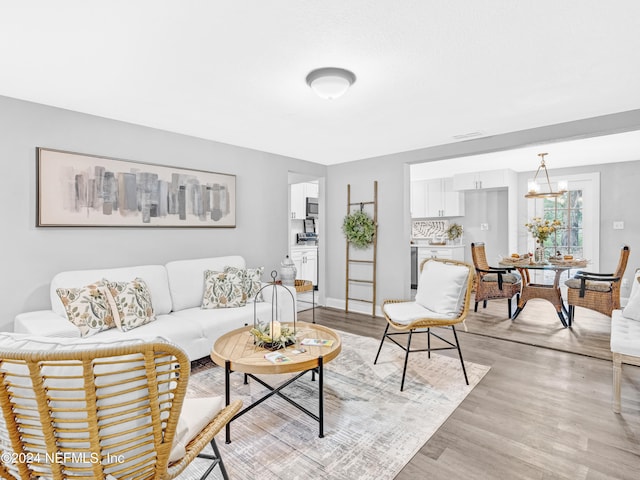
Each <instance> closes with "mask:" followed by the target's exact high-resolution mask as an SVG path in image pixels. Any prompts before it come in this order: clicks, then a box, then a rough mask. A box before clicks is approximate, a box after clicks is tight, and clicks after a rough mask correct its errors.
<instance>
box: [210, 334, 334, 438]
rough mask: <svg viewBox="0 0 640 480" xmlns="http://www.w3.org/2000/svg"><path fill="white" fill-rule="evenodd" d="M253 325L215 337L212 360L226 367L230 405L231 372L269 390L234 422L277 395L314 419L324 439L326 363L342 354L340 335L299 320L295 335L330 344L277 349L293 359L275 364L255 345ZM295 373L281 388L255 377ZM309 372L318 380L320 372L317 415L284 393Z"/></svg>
mask: <svg viewBox="0 0 640 480" xmlns="http://www.w3.org/2000/svg"><path fill="white" fill-rule="evenodd" d="M251 328H252V327H251V326H248V327H243V328H239V329H237V330H233V331H231V332H229V333H226V334H224V335H223V336H221V337H220V338H218V340H216V342H215V344H214V345H213V349H212V350H211V359H212V360H213V361H214V362H215V363H216V364H217V365H220V366H224V368H225V400H226V404H227V405H229V404H230V403H231V391H230V390H231V389H230V386H231V382H230V375H231V372H241V373H244V375H245V383H247V381H248V378H252V379H253V380H255V381H257V382H258V383H260V384H261V385H263V386H265V387H266V388H267V389H268V390H269V392H268V393H267V394H266V395H264V396H263V397H262V398H260V399H258V400H256V401H255V402H253V403H252V404H251V405H249V406H247V407H245V408H244V409H242V410H241V411H239V412H238V413H237V414H236V415H235V416H234V417H233V419H232V421H233V420H235V419H236V418H238V417H240V416H242V415H244V414H245V413H246V412H248V411H249V410H251V409H252V408H253V407H255V406H257V405H259V404H260V403H262V402H264V401H265V400H267V399H268V398H270V397H272V396H273V395H278V396H280V397H282V398H284V399H285V400H287V402H289V403H290V404H291V405H293V406H295V407H297V408H298V409H300V410H301V411H303V412H304V413H306V414H307V415H309V416H310V417H312V418H313V419H315V420H316V421H317V422H318V423H319V436H320V437H321V438H322V437H324V399H323V381H324V374H323V365H324V364H326V363H327V362H330V361H331V360H333V359H334V358H336V357H337V356H338V354H339V353H340V350H341V349H342V342H341V340H340V336H339V335H338V334H337V333H336V332H334V331H333V330H331V329H330V328H327V327H324V326H322V325H318V324H312V323H306V322H296V338H297V339H298V340H299V341H301V340H303V339H305V338H311V339H319V340H330V341H331V342H332V344H331V346H309V345H304V346H300V345H299V344H297V345H291V346H289V347H287V348H284V349H280V350H278V352H279V353H282V354H283V355H285V356H286V357H288V358H289V359H290V361H288V362H285V363H272V362H271V361H269V360H267V359H266V358H265V357H264V356H265V354H267V353H270V350H267V349H265V348H262V347H258V346H256V345H255V344H254V337H253V335H251V334H250V333H249V331H250V330H251ZM296 348H298V349H301V348H303V349H304V350H305V351H304V352H303V353H298V354H295V353H294V350H295V349H296ZM296 372H299V373H298V374H297V375H296V376H294V377H292V378H290V379H289V380H287V381H286V382H284V383H283V384H281V385H280V386H278V387H272V386H271V385H269V384H267V383H266V382H265V381H264V380H262V379H261V378H258V377H256V375H273V374H280V373H296ZM307 372H311V374H312V380H314V379H315V374H316V373H317V374H318V415H316V414H314V413H312V412H311V411H309V410H308V409H306V408H305V407H303V406H301V405H299V404H298V403H296V402H294V401H293V400H291V399H290V398H289V397H287V396H285V395H284V394H283V393H282V392H281V390H282V389H284V388H285V387H287V386H288V385H291V384H292V383H293V382H295V381H296V380H298V379H299V378H300V377H302V376H303V375H304V374H305V373H307ZM226 437H227V438H226V442H227V443H229V442H230V441H231V422H229V423H227V426H226Z"/></svg>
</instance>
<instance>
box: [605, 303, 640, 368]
mask: <svg viewBox="0 0 640 480" xmlns="http://www.w3.org/2000/svg"><path fill="white" fill-rule="evenodd" d="M639 338H640V322H637V321H635V320H631V319H630V318H626V317H624V316H623V315H622V310H614V311H613V312H612V313H611V351H612V352H614V353H622V354H623V355H631V356H634V357H640V342H639V341H638V339H639Z"/></svg>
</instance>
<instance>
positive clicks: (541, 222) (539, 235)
mask: <svg viewBox="0 0 640 480" xmlns="http://www.w3.org/2000/svg"><path fill="white" fill-rule="evenodd" d="M561 225H562V222H561V221H560V220H557V219H555V220H548V219H542V218H541V217H533V218H532V219H531V220H530V221H529V222H528V223H525V224H524V226H525V227H527V230H529V232H530V233H531V235H532V236H533V238H535V239H536V242H538V243H539V244H543V243H544V242H545V241H546V240H547V238H549V236H550V235H551V234H552V233H553V232H555V231H556V230H557V229H558V227H560V226H561Z"/></svg>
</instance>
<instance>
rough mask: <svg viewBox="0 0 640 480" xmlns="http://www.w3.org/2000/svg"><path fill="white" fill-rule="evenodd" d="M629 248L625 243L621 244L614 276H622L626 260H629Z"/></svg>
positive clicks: (625, 267)
mask: <svg viewBox="0 0 640 480" xmlns="http://www.w3.org/2000/svg"><path fill="white" fill-rule="evenodd" d="M630 253H631V250H629V247H628V246H627V245H623V246H622V249H621V250H620V258H619V260H618V266H617V267H616V271H615V273H614V275H613V276H614V277H619V278H622V277H623V275H624V271H625V270H626V269H627V262H628V261H629V254H630Z"/></svg>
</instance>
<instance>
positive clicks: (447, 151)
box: [325, 110, 640, 306]
mask: <svg viewBox="0 0 640 480" xmlns="http://www.w3.org/2000/svg"><path fill="white" fill-rule="evenodd" d="M637 129H640V110H633V111H629V112H623V113H619V114H613V115H606V116H602V117H595V118H590V119H585V120H579V121H575V122H571V123H564V124H558V125H549V126H545V127H540V128H535V129H531V130H525V131H519V132H513V133H508V134H504V135H496V136H493V137H485V138H479V139H474V140H468V141H465V142H458V143H452V144H447V145H439V146H436V147H431V148H425V149H420V150H412V151H408V152H402V153H397V154H393V155H386V156H383V157H378V158H374V159H367V160H362V161H356V162H349V163H344V164H339V165H331V166H329V167H328V169H327V195H326V197H327V210H328V212H327V226H326V235H325V240H326V242H327V262H328V268H327V277H326V278H327V282H326V285H327V290H326V296H327V303H328V304H329V305H333V306H339V305H340V304H341V303H343V302H344V298H345V240H344V236H343V234H342V231H341V226H342V219H343V217H344V214H345V212H346V185H347V184H349V183H350V184H351V185H352V188H353V189H354V190H355V191H357V192H358V194H357V195H355V198H356V200H357V201H359V199H360V198H365V199H366V198H368V197H369V196H370V194H369V193H368V192H370V191H371V188H372V187H371V184H372V181H373V180H378V182H379V190H380V196H379V202H380V207H379V208H380V210H379V219H378V223H379V239H378V260H379V262H378V288H377V294H378V303H380V302H381V301H382V300H383V299H385V298H398V299H403V298H409V296H410V290H409V281H410V270H409V269H410V263H411V251H410V247H409V241H410V239H409V236H410V233H409V225H410V218H409V215H410V214H409V167H408V164H410V163H421V162H428V161H434V160H444V159H449V158H457V157H462V156H467V155H476V154H480V153H490V152H495V151H502V150H509V149H513V148H518V147H523V146H528V145H535V144H538V143H548V142H553V141H561V140H568V139H577V138H581V137H589V136H596V135H605V134H611V133H619V132H623V131H629V130H637ZM595 168H596V167H585V170H584V171H596V170H595ZM597 168H599V169H600V170H601V172H603V174H602V177H601V179H600V182H601V194H602V196H601V217H600V219H601V226H602V231H601V241H600V248H601V251H600V264H601V265H602V266H603V268H608V266H609V265H611V264H612V262H613V260H612V257H617V255H618V254H619V244H620V243H621V241H623V238H622V237H624V239H625V241H627V242H628V243H629V244H630V246H631V249H632V252H633V251H635V250H640V242H639V241H638V240H640V238H638V237H639V236H640V225H638V220H633V219H632V218H631V217H632V216H633V212H634V211H635V209H636V205H637V203H638V202H637V196H638V194H637V185H638V177H637V175H638V173H637V169H638V165H637V164H636V163H635V162H634V163H632V164H628V165H627V164H620V165H619V166H610V165H603V166H601V167H597ZM571 171H572V172H573V171H575V172H578V171H580V169H575V170H574V169H571ZM604 172H606V174H605V173H604ZM556 173H557V174H562V173H563V172H561V171H558V172H555V171H554V174H556ZM532 174H533V173H523V174H521V175H520V176H519V178H526V177H527V176H532ZM519 196H521V195H519ZM522 202H523V203H524V198H523V199H522ZM519 211H522V210H521V209H520V206H519ZM614 213H615V215H614ZM525 215H526V214H525ZM621 215H624V218H622V216H621ZM614 216H615V217H616V219H621V220H625V225H626V228H625V230H623V231H617V232H613V231H612V230H611V228H610V226H611V221H612V220H613V217H614ZM618 217H620V218H618ZM636 217H637V216H636ZM521 228H522V229H524V227H523V226H522V227H521ZM465 243H467V239H465ZM634 246H635V249H634ZM490 255H491V253H490ZM496 255H497V254H496ZM638 255H639V254H638V253H636V254H634V253H632V254H631V257H630V260H629V270H628V271H627V277H629V276H630V275H631V273H632V272H633V270H635V268H636V267H640V261H638V260H637V258H640V257H638ZM623 294H624V292H623Z"/></svg>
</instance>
